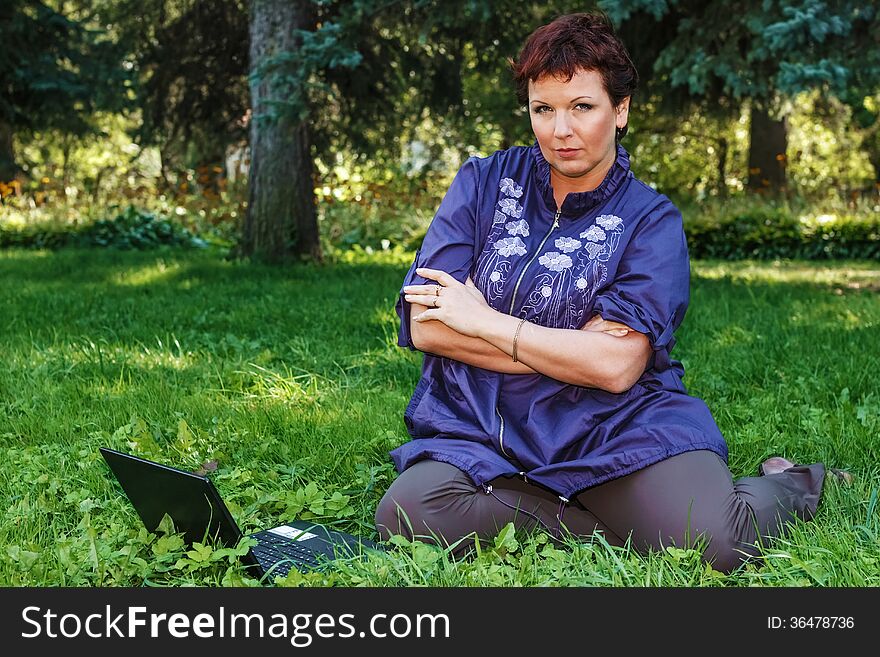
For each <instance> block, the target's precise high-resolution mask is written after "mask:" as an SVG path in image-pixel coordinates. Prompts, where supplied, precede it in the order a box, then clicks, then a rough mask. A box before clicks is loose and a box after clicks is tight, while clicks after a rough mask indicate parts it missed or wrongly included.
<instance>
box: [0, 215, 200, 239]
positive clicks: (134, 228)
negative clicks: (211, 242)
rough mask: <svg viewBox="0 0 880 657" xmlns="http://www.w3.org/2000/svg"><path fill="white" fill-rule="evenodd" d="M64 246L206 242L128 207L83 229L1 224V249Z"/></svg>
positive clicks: (61, 225)
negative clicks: (112, 216)
mask: <svg viewBox="0 0 880 657" xmlns="http://www.w3.org/2000/svg"><path fill="white" fill-rule="evenodd" d="M66 246H79V247H109V248H117V249H149V248H155V247H158V246H183V247H205V246H207V242H205V240H203V239H201V238H200V237H198V236H196V235H194V234H193V233H192V232H190V231H189V230H187V229H186V228H184V227H182V226H180V225H179V224H176V223H174V222H172V221H170V220H169V219H166V218H162V217H158V216H156V215H155V214H153V213H151V212H145V211H143V210H140V209H138V208H136V207H134V206H129V207H128V208H126V209H125V210H123V211H122V212H120V213H119V214H118V215H117V216H115V217H114V218H112V219H101V220H98V221H95V222H92V223H89V224H86V225H84V226H77V225H75V224H68V223H62V222H57V221H47V222H41V223H26V224H9V225H6V226H4V225H3V224H0V247H19V248H31V249H58V248H62V247H66Z"/></svg>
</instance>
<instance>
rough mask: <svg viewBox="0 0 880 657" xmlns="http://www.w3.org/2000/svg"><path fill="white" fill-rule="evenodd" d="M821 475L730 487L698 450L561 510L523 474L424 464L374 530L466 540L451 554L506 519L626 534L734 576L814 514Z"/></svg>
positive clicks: (798, 474) (614, 537)
mask: <svg viewBox="0 0 880 657" xmlns="http://www.w3.org/2000/svg"><path fill="white" fill-rule="evenodd" d="M824 477H825V467H824V466H823V465H822V464H821V463H815V464H813V465H802V466H795V467H793V468H789V469H788V470H786V471H785V472H782V473H779V474H773V475H767V476H764V477H743V478H742V479H738V480H737V481H736V482H733V481H732V480H731V475H730V471H729V470H728V469H727V466H726V465H725V464H724V462H723V461H722V460H721V458H720V457H718V455H717V454H715V453H714V452H710V451H706V450H700V451H692V452H685V453H684V454H679V455H678V456H673V457H671V458H668V459H666V460H665V461H661V462H659V463H656V464H654V465H651V466H649V467H647V468H644V469H642V470H639V471H637V472H634V473H632V474H629V475H627V476H625V477H621V478H619V479H615V480H613V481H610V482H607V483H604V484H601V485H599V486H596V487H594V488H590V489H587V490H585V491H584V492H582V493H580V494H579V495H578V496H577V498H576V500H571V502H570V503H569V504H567V505H562V503H561V501H560V498H559V497H557V496H555V495H553V494H552V493H550V492H549V491H547V490H546V489H544V488H542V487H540V486H537V485H534V484H530V483H528V482H526V481H524V480H523V479H522V478H520V477H511V478H508V477H499V478H498V479H494V480H493V481H491V482H490V485H489V486H487V487H485V488H481V487H479V486H476V485H475V484H474V483H473V482H472V481H471V479H470V477H469V476H468V475H466V474H465V473H464V472H462V471H461V470H459V469H458V468H455V467H453V466H451V465H448V464H446V463H440V462H438V461H427V460H426V461H419V462H418V463H416V464H414V465H412V466H411V467H410V468H408V469H407V470H406V471H404V472H403V473H402V474H401V475H400V476H399V477H398V478H397V479H396V480H395V481H394V483H392V485H391V487H390V488H389V489H388V491H387V492H386V493H385V496H384V497H383V498H382V501H381V502H380V503H379V506H378V508H377V510H376V528H377V529H378V531H379V534H380V536H382V538H383V539H387V538H388V537H389V536H390V535H391V534H403V535H404V536H406V537H408V538H410V539H413V538H416V539H419V540H424V541H429V542H437V540H439V541H440V542H441V543H445V544H446V545H451V544H453V543H455V542H456V541H459V540H460V539H464V540H461V542H460V543H459V544H458V545H457V546H456V547H455V548H453V551H454V552H455V553H456V554H464V553H466V552H468V551H470V549H472V548H473V538H474V534H476V537H478V538H479V539H481V540H487V539H491V538H493V537H494V536H495V535H496V534H497V533H498V530H499V529H501V528H502V527H504V526H505V525H506V524H507V523H509V522H513V523H514V525H515V526H516V527H517V528H524V529H532V528H534V527H535V526H537V525H539V524H540V525H541V526H542V527H543V528H545V529H547V530H549V531H550V533H551V534H553V535H557V536H558V535H560V533H563V532H570V533H571V534H574V535H578V536H589V535H591V534H593V532H594V531H596V530H599V531H601V532H602V533H603V535H604V537H605V539H606V540H607V541H608V542H609V543H611V544H612V545H623V544H624V543H625V541H626V539H627V538H628V537H629V536H630V534H631V535H632V542H633V545H634V546H635V547H636V549H638V550H640V551H643V552H644V551H646V550H649V549H658V548H660V549H662V548H663V547H666V546H671V545H675V546H677V547H694V546H695V545H702V546H705V550H704V552H703V559H704V560H706V561H709V562H711V563H712V566H713V568H715V569H716V570H720V571H723V572H730V571H731V570H733V569H734V568H736V567H737V566H739V565H740V564H741V563H742V562H743V561H744V560H745V559H747V558H748V557H749V556H755V555H757V554H758V550H757V549H756V546H755V543H756V541H758V539H759V535H760V536H761V537H770V536H778V535H780V534H782V533H783V532H784V530H785V524H786V523H787V522H789V521H790V520H792V519H793V518H795V517H798V518H801V519H804V520H809V519H810V518H812V517H813V514H814V513H815V512H816V507H817V506H818V505H819V497H820V495H821V492H822V483H823V481H824ZM465 537H467V538H465ZM698 540H699V541H701V543H699V544H698V543H697V541H698Z"/></svg>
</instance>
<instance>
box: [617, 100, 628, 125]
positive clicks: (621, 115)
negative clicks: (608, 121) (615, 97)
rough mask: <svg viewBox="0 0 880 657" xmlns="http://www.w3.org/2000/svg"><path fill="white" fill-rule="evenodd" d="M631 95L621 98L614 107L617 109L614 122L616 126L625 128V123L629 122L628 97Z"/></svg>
mask: <svg viewBox="0 0 880 657" xmlns="http://www.w3.org/2000/svg"><path fill="white" fill-rule="evenodd" d="M630 98H631V97H630V96H627V97H626V98H624V99H623V100H621V101H620V104H619V105H618V106H617V107H616V108H615V109H616V111H617V117H616V123H617V127H618V128H625V127H626V125H627V123H629V99H630Z"/></svg>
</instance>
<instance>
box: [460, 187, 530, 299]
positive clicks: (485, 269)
mask: <svg viewBox="0 0 880 657" xmlns="http://www.w3.org/2000/svg"><path fill="white" fill-rule="evenodd" d="M498 189H499V191H500V192H501V195H502V197H501V198H500V199H499V201H498V205H497V207H496V209H495V213H494V215H493V216H492V227H491V228H490V229H489V234H488V235H487V236H486V242H485V245H484V247H483V252H482V253H481V254H480V257H479V259H478V260H477V266H476V269H475V271H474V284H475V285H476V286H477V287H478V288H480V289H481V290H483V292H484V294H485V296H486V301H488V302H489V304H490V305H492V306H497V303H498V301H499V300H500V299H501V296H502V294H503V291H504V284H505V283H506V282H507V275H508V274H509V272H510V268H511V263H510V261H509V260H508V259H509V258H512V257H519V256H523V255H525V254H526V253H527V249H526V245H525V242H523V241H522V239H520V236H522V237H528V236H529V222H528V221H526V220H525V219H523V218H522V213H523V207H522V205H520V204H519V202H518V201H517V200H516V199H518V198H521V197H522V195H523V188H522V185H518V184H517V183H516V181H515V180H513V178H502V179H501V182H499V183H498ZM502 230H506V231H507V234H508V235H510V237H504V238H502V237H501V235H502Z"/></svg>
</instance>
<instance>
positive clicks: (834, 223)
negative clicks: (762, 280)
mask: <svg viewBox="0 0 880 657" xmlns="http://www.w3.org/2000/svg"><path fill="white" fill-rule="evenodd" d="M686 216H687V215H686ZM685 234H686V236H687V241H688V249H689V251H690V256H691V258H694V259H702V258H715V259H722V260H739V259H743V258H754V259H760V260H769V259H776V258H798V259H807V260H829V259H842V258H855V259H871V258H878V257H880V217H878V216H877V215H852V214H849V215H848V214H820V215H815V214H809V213H807V214H803V215H800V216H795V213H794V212H793V211H792V210H790V209H788V208H785V207H772V206H755V207H753V208H749V209H745V210H740V211H736V212H733V213H730V214H728V215H724V214H720V215H713V214H711V213H707V214H701V215H699V216H695V217H692V218H686V219H685Z"/></svg>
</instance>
